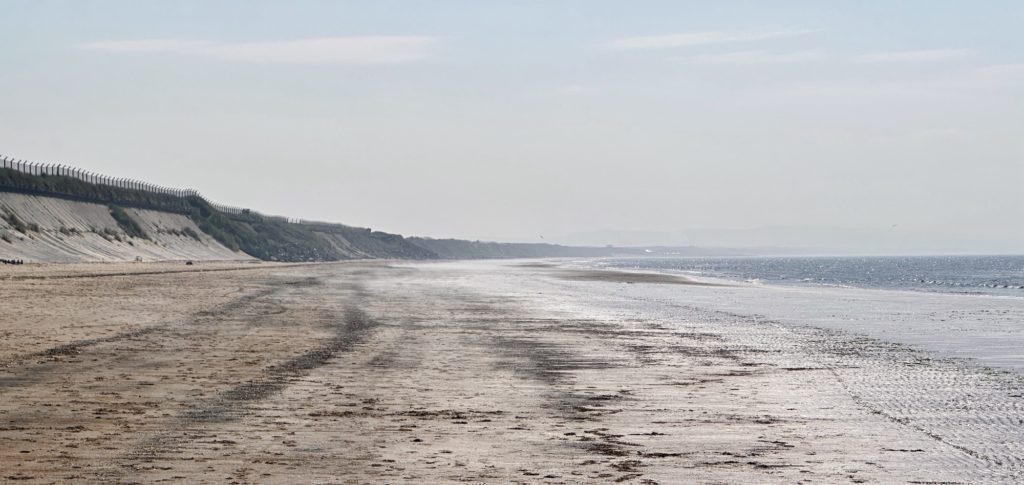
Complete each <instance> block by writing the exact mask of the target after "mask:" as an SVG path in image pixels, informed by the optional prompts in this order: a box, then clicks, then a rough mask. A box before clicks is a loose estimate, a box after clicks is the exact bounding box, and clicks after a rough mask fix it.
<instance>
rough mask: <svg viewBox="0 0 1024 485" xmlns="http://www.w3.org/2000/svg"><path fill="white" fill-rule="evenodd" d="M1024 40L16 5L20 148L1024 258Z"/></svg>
mask: <svg viewBox="0 0 1024 485" xmlns="http://www.w3.org/2000/svg"><path fill="white" fill-rule="evenodd" d="M1021 32H1024V3H1021V2H1017V1H1007V2H997V1H989V2H940V1H917V2H912V1H906V2H894V1H877V2H823V1H805V2H769V1H751V2H675V1H673V2H669V1H665V2H642V1H641V2H635V1H631V2H601V1H575V2H569V1H566V2H558V1H535V2H527V1H516V2H511V1H509V2H496V1H464V2H455V1H451V2H443V1H438V2H422V1H421V2H413V1H407V2H390V1H372V2H371V1H367V2H339V1H323V2H310V1H307V2H255V1H237V2H217V1H192V2H189V1H174V2H172V1H166V2H138V1H119V2H115V1H46V0H33V1H9V0H4V1H0V43H2V45H3V48H2V49H0V66H3V75H0V112H2V113H3V116H2V117H0V153H3V154H9V155H13V156H16V157H19V158H26V159H33V160H39V161H59V162H66V163H71V164H76V165H80V166H83V167H87V168H89V169H93V170H98V171H102V172H106V173H110V174H114V175H121V176H132V177H137V178H143V179H146V180H149V181H152V182H155V183H160V184H163V185H172V186H194V187H196V188H198V189H199V190H200V191H202V192H203V193H205V194H207V195H208V196H209V197H210V198H212V199H215V200H218V201H222V202H224V203H228V204H233V205H242V206H248V207H252V208H255V209H257V210H261V211H264V212H268V213H275V214H285V215H290V216H298V217H306V218H313V219H323V220H331V221H339V222H345V223H350V224H357V225H364V226H371V227H374V228H379V229H382V230H390V231H395V232H401V233H406V234H424V235H433V236H457V237H467V238H502V239H520V240H538V236H539V235H541V234H544V235H546V237H547V238H548V239H549V240H551V239H554V240H557V239H558V237H559V236H561V235H566V234H571V233H574V232H581V231H588V230H598V229H620V230H634V231H667V232H673V231H680V230H684V229H688V228H701V227H723V228H747V227H757V226H774V225H784V226H794V225H799V226H834V227H843V228H889V227H892V225H893V224H898V225H899V227H901V228H905V230H907V231H922V232H923V231H929V232H939V233H949V234H953V235H956V236H958V237H961V238H967V240H971V239H972V238H975V239H977V240H978V241H983V240H984V241H991V240H1002V241H1006V242H1007V245H1008V246H1007V247H1011V246H1013V245H1014V244H1018V245H1024V226H1022V223H1021V222H1020V221H1022V220H1024V200H1022V195H1021V192H1022V187H1024V141H1022V138H1024V136H1022V133H1024V52H1022V51H1024V42H1022V41H1024V34H1022V33H1021ZM595 242H598V241H595ZM965 244H968V245H970V243H969V242H968V243H965ZM979 247H981V246H979ZM986 247H988V246H986ZM1016 247H1021V246H1016ZM966 249H970V248H966Z"/></svg>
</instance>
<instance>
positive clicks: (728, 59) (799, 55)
mask: <svg viewBox="0 0 1024 485" xmlns="http://www.w3.org/2000/svg"><path fill="white" fill-rule="evenodd" d="M825 58H826V55H825V53H824V52H823V51H820V50H805V51H796V52H784V53H774V52H766V51H743V52H726V53H720V54H702V55H699V56H697V57H696V58H695V60H696V61H697V62H699V63H701V64H792V63H800V62H814V61H821V60H824V59H825Z"/></svg>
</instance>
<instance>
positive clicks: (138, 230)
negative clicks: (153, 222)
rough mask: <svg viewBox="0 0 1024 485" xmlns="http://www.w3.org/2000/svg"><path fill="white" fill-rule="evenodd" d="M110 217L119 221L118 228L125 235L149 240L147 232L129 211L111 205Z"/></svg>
mask: <svg viewBox="0 0 1024 485" xmlns="http://www.w3.org/2000/svg"><path fill="white" fill-rule="evenodd" d="M109 208H110V216H111V217H113V218H114V220H115V221H117V227H120V228H121V230H122V231H124V233H125V234H127V235H129V236H131V237H137V238H139V239H149V236H148V235H147V234H146V231H144V230H142V226H140V225H139V223H138V222H136V221H135V219H134V218H133V217H132V216H131V214H129V213H128V211H126V210H124V209H122V208H120V207H118V206H116V205H110V206H109Z"/></svg>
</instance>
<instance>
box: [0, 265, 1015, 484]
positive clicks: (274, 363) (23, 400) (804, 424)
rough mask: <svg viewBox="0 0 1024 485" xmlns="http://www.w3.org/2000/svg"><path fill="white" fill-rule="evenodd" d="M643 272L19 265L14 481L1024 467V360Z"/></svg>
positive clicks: (492, 478)
mask: <svg viewBox="0 0 1024 485" xmlns="http://www.w3.org/2000/svg"><path fill="white" fill-rule="evenodd" d="M236 268H237V269H236ZM210 269H216V270H217V271H203V270H210ZM5 277H9V278H7V279H4V278H5ZM626 283H633V284H651V285H654V284H666V283H668V284H674V283H680V281H667V280H662V279H659V278H655V277H648V276H637V275H636V274H635V273H633V274H631V275H626V276H617V275H615V274H611V273H608V272H600V273H593V274H587V273H586V272H585V271H580V270H574V271H573V272H567V271H566V270H563V269H560V268H557V267H551V266H548V265H546V264H530V265H522V264H516V263H486V264H483V263H475V264H461V263H424V264H412V263H396V262H390V263H389V262H350V263H339V264H323V265H295V266H288V265H254V264H237V265H235V266H232V265H230V264H221V265H214V266H209V265H203V264H200V265H198V266H194V267H185V266H183V265H167V264H163V265H146V264H140V265H109V266H97V265H83V266H80V267H69V266H64V267H61V266H42V267H22V268H17V269H16V270H15V269H8V268H3V267H0V292H2V301H3V310H2V314H0V315H2V320H0V337H2V338H0V363H2V364H0V366H2V367H0V480H9V481H23V483H51V482H104V483H109V482H146V483H148V482H160V481H166V482H189V483H225V482H226V483H382V482H408V483H439V482H469V483H481V482H487V483H519V482H522V483H595V482H626V483H799V482H808V483H982V482H992V483H1012V482H1014V481H1016V480H1019V479H1020V478H1021V470H1022V461H1021V454H1020V453H1019V451H1020V449H1019V446H1020V443H1021V441H1022V440H1021V439H1020V437H1021V436H1022V435H1021V428H1022V423H1024V406H1022V402H1024V399H1022V398H1021V396H1022V391H1024V386H1022V385H1021V382H1020V379H1019V376H1017V375H1015V374H1005V373H999V372H995V371H990V370H987V369H983V368H975V367H971V366H969V365H966V364H964V363H962V362H957V361H948V360H935V359H931V358H930V357H929V356H927V355H925V354H921V353H918V352H914V351H912V350H910V349H907V348H904V347H900V346H898V345H893V344H886V343H883V342H879V341H875V340H870V339H865V338H859V337H856V336H851V335H845V334H841V333H837V332H829V331H824V330H819V329H815V328H810V327H801V328H795V327H789V326H785V325H782V324H778V323H775V322H770V321H764V320H758V319H757V318H753V319H752V318H750V316H746V315H737V314H729V313H724V312H720V311H717V312H716V311H710V310H705V309H702V308H697V307H689V306H687V305H686V302H685V301H678V302H667V303H666V302H657V303H655V302H643V301H626V300H625V299H623V298H619V297H616V296H615V293H614V291H606V290H608V289H609V288H611V289H614V287H615V285H622V284H626ZM687 287H689V286H687ZM717 290H719V288H704V289H702V291H717ZM654 305H661V306H662V307H665V308H669V307H670V308H671V310H672V312H673V313H671V315H673V316H672V317H666V316H665V315H666V313H659V312H655V311H648V310H647V309H649V308H654Z"/></svg>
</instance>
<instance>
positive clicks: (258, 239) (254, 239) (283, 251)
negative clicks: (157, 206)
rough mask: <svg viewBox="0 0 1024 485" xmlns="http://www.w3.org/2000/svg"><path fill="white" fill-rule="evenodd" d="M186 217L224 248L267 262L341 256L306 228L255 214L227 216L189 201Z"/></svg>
mask: <svg viewBox="0 0 1024 485" xmlns="http://www.w3.org/2000/svg"><path fill="white" fill-rule="evenodd" d="M189 202H190V203H192V205H193V210H192V211H191V212H190V214H189V216H190V217H191V218H192V220H193V221H195V223H196V225H197V226H199V229H202V231H203V232H205V233H207V234H209V235H210V236H211V237H213V238H214V239H216V240H217V242H219V243H221V244H223V245H224V246H226V247H228V248H230V249H232V250H235V251H238V250H241V251H243V252H245V253H246V254H248V255H250V256H253V257H256V258H259V259H262V260H266V261H334V260H338V259H341V255H340V254H338V252H337V251H336V250H335V249H334V248H333V247H331V245H330V244H328V243H327V242H326V241H324V240H323V239H321V238H319V237H317V235H316V234H314V233H313V231H312V230H310V229H309V228H308V227H306V226H303V225H301V224H292V223H289V222H286V221H281V220H277V219H270V218H266V217H263V216H260V215H257V214H251V213H249V214H241V215H231V216H229V215H227V214H224V213H222V212H219V211H217V210H216V209H214V208H213V207H212V206H210V204H208V203H207V202H206V201H204V200H202V199H199V198H190V199H189Z"/></svg>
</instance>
